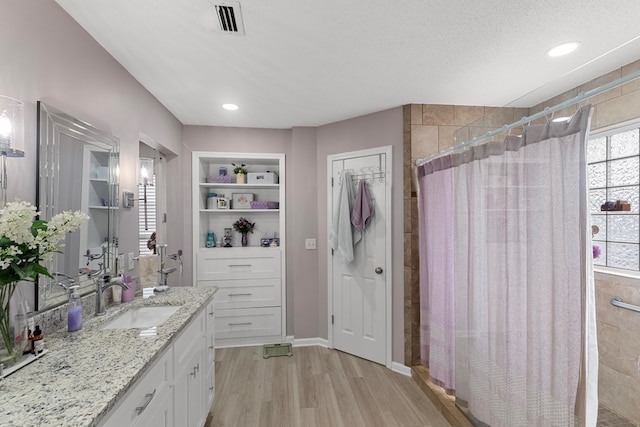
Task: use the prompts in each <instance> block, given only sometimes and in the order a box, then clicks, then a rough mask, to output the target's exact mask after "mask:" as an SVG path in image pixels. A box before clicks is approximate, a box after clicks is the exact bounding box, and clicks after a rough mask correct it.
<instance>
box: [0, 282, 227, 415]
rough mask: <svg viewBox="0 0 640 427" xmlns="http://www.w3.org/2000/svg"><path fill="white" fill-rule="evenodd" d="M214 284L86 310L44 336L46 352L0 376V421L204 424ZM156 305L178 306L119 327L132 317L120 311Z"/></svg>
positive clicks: (210, 389) (211, 388)
mask: <svg viewBox="0 0 640 427" xmlns="http://www.w3.org/2000/svg"><path fill="white" fill-rule="evenodd" d="M216 291H217V288H195V287H185V288H172V289H171V290H170V291H169V292H166V293H163V294H159V295H155V296H153V297H151V298H149V299H144V300H143V299H142V298H140V297H138V298H136V299H135V300H134V301H132V302H130V303H126V304H122V305H118V306H114V307H111V308H109V309H108V310H107V314H106V315H105V316H102V317H92V316H87V317H86V319H88V320H86V321H85V325H84V327H83V329H81V330H80V331H78V332H71V333H70V332H67V331H66V329H65V330H62V331H57V332H54V333H51V334H48V335H45V341H46V343H47V344H46V345H47V348H48V350H49V351H48V353H47V354H46V355H45V356H44V357H42V358H41V359H39V360H38V361H37V362H35V363H32V364H31V365H29V366H27V367H25V368H23V369H21V370H20V371H18V372H16V373H14V374H13V375H11V376H9V377H7V378H5V379H3V380H2V381H0V396H2V398H1V399H0V414H2V415H1V423H2V425H16V426H18V425H51V426H54V425H55V426H59V425H74V426H95V425H99V426H110V425H114V426H119V427H120V426H125V425H126V426H157V425H168V426H171V425H175V426H202V425H204V423H205V421H206V417H207V414H208V412H209V409H210V408H211V404H212V402H213V398H214V395H215V378H214V375H215V369H214V358H215V347H214V339H215V337H214V330H215V329H214V319H215V313H214V299H213V297H214V294H215V292H216ZM162 306H165V307H179V308H177V309H175V312H173V313H172V314H170V315H169V314H165V315H167V316H168V317H167V319H166V320H164V321H162V323H160V324H158V326H156V327H155V328H153V327H150V328H146V329H145V328H129V327H128V326H127V324H126V322H136V321H137V319H138V317H139V316H129V314H124V313H125V312H127V313H128V312H131V311H132V310H133V311H136V310H139V309H145V310H146V311H150V312H153V311H154V310H153V309H151V310H147V307H162ZM159 311H163V310H159ZM140 313H142V311H140ZM122 319H124V322H125V325H124V327H125V328H124V329H121V327H122V325H121V324H119V323H116V321H117V322H122V321H123V320H122ZM114 324H115V325H116V327H117V328H116V329H107V328H110V327H111V326H110V325H114ZM118 325H120V326H118ZM45 332H46V331H45ZM154 333H155V335H154Z"/></svg>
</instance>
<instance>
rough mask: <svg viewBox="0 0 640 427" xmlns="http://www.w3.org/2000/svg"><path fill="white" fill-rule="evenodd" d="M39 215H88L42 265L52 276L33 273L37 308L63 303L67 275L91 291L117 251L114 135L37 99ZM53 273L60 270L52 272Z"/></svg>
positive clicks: (116, 149) (84, 290)
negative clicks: (82, 213)
mask: <svg viewBox="0 0 640 427" xmlns="http://www.w3.org/2000/svg"><path fill="white" fill-rule="evenodd" d="M37 114H38V117H37V122H38V160H37V162H38V179H37V187H36V200H37V207H38V211H39V212H40V218H41V219H45V220H48V219H50V218H51V217H52V216H54V215H56V214H58V213H60V212H64V211H68V210H74V211H75V210H80V211H82V212H85V213H86V214H88V215H89V216H90V219H89V221H88V222H87V223H85V224H84V225H83V226H82V228H81V229H80V230H79V232H75V233H70V234H69V235H68V236H67V238H66V241H65V242H64V244H65V246H64V249H63V253H59V254H55V256H54V258H53V259H52V260H51V261H50V262H49V263H48V264H47V268H48V269H49V272H51V273H52V274H53V275H54V276H56V277H55V278H54V279H50V278H48V277H45V276H40V277H39V278H38V285H37V286H36V298H35V299H36V309H37V310H38V311H40V310H44V309H46V308H50V307H53V306H56V305H60V304H63V303H65V302H67V298H68V293H67V291H66V289H65V286H67V285H68V283H69V276H70V277H71V278H73V280H74V281H75V284H77V285H80V293H81V294H88V293H90V292H93V291H95V281H94V280H95V278H96V276H97V275H99V274H101V273H104V272H109V271H110V270H113V268H114V265H115V260H116V258H117V251H118V233H117V230H118V227H117V223H116V222H117V218H118V205H119V203H118V195H119V192H118V185H119V183H118V179H119V173H120V169H119V140H118V139H117V138H115V137H114V136H113V135H110V134H109V133H107V132H104V131H102V130H100V129H96V128H95V127H93V126H91V125H90V124H88V123H85V122H83V121H81V120H78V119H76V118H74V117H71V116H69V115H68V114H65V113H64V112H62V111H59V110H57V109H55V108H54V107H51V106H50V105H47V104H45V103H43V102H41V101H38V112H37ZM54 273H60V274H59V275H56V274H54Z"/></svg>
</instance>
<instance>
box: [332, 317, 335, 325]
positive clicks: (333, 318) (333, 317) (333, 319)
mask: <svg viewBox="0 0 640 427" xmlns="http://www.w3.org/2000/svg"><path fill="white" fill-rule="evenodd" d="M334 320H335V319H334V317H333V314H332V315H331V324H332V325H333V321H334Z"/></svg>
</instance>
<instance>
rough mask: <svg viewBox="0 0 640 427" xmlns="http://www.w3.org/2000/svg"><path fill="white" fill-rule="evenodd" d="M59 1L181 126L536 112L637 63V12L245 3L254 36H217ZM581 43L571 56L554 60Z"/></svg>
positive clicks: (420, 3)
mask: <svg viewBox="0 0 640 427" xmlns="http://www.w3.org/2000/svg"><path fill="white" fill-rule="evenodd" d="M56 1H57V3H58V4H59V5H60V6H61V7H62V8H64V9H65V10H66V11H67V13H69V14H70V15H71V16H72V17H73V18H74V19H75V20H76V21H77V22H78V23H79V24H80V25H81V26H82V27H84V28H85V29H86V31H87V32H88V33H89V34H91V35H92V36H93V37H94V38H95V39H96V40H97V41H98V42H99V43H100V44H101V45H102V46H103V47H104V48H105V49H106V50H107V51H108V52H109V53H110V54H111V55H112V56H113V57H115V59H116V60H117V61H119V62H120V63H121V64H122V65H123V66H124V67H125V68H126V69H127V70H128V71H129V72H130V73H131V74H132V75H133V76H134V77H135V78H136V79H137V80H138V81H139V82H140V83H141V84H142V85H143V86H144V87H146V88H147V90H149V91H150V92H151V93H152V94H153V95H154V96H155V97H156V98H157V99H158V100H159V101H160V102H162V103H163V104H164V105H165V106H166V107H167V108H168V109H169V110H170V111H171V112H172V113H173V114H175V116H176V117H177V118H178V119H179V120H180V121H181V122H182V123H184V124H198V125H217V126H242V127H265V128H290V127H293V126H318V125H322V124H326V123H331V122H335V121H339V120H343V119H347V118H350V117H355V116H359V115H363V114H367V113H371V112H375V111H380V110H385V109H388V108H392V107H396V106H399V105H403V104H408V103H429V104H457V105H493V106H505V105H508V104H510V105H512V106H523V107H527V106H531V105H534V104H536V103H538V102H540V101H543V100H545V99H547V98H550V97H551V96H553V95H556V94H558V93H560V92H562V91H564V90H567V89H570V88H572V87H575V86H577V85H578V84H581V83H583V82H585V81H588V80H590V79H592V78H594V77H597V76H599V75H602V74H604V73H606V72H608V71H611V70H613V69H616V68H619V67H620V66H622V65H625V64H628V63H630V62H633V61H635V60H637V59H640V25H638V19H639V18H640V1H637V0H616V1H602V0H597V1H596V0H560V1H558V0H539V1H537V2H531V1H521V0H492V1H476V2H471V1H459V0H458V1H451V0H402V1H398V0H396V1H391V0H370V1H363V0H353V1H338V0H324V1H317V0H300V1H291V0H290V1H286V0H270V1H264V0H242V1H241V2H240V4H241V10H242V17H243V21H244V26H245V31H246V35H245V36H237V35H228V34H221V33H220V32H218V31H216V30H215V28H216V26H217V25H218V24H217V20H216V16H215V13H214V8H213V4H214V2H213V1H211V0H109V1H105V0H56ZM572 40H578V41H580V42H581V43H582V44H581V47H580V49H579V50H578V51H576V52H575V53H574V54H572V55H570V56H567V57H562V58H555V59H552V58H548V57H546V55H545V52H546V51H547V50H548V49H549V48H551V47H553V46H554V45H556V44H559V43H561V42H565V41H572ZM226 102H232V103H236V104H238V105H239V106H240V109H239V110H238V111H235V112H229V111H226V110H223V109H222V108H221V107H220V106H221V104H223V103H226Z"/></svg>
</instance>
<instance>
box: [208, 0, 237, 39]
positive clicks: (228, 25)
mask: <svg viewBox="0 0 640 427" xmlns="http://www.w3.org/2000/svg"><path fill="white" fill-rule="evenodd" d="M215 8H216V16H217V17H218V24H220V28H219V30H220V32H222V33H225V34H238V35H244V24H243V23H242V14H241V12H240V3H239V2H235V1H225V2H216V3H215Z"/></svg>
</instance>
